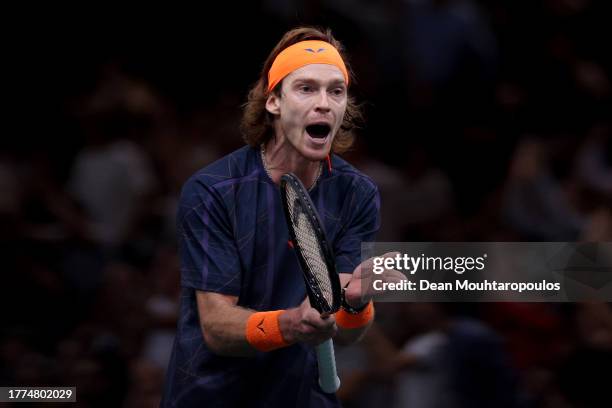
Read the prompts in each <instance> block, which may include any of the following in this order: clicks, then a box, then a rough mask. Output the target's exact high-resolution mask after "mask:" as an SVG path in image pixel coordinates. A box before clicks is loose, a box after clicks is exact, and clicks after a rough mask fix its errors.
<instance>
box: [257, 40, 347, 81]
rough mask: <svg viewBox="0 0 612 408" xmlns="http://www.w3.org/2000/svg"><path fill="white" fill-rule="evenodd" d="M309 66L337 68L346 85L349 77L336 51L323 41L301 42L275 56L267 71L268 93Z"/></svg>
mask: <svg viewBox="0 0 612 408" xmlns="http://www.w3.org/2000/svg"><path fill="white" fill-rule="evenodd" d="M309 64H330V65H335V66H337V67H338V68H339V69H340V71H342V74H343V75H344V83H345V84H347V85H348V83H349V76H348V72H347V71H346V66H345V65H344V61H343V60H342V57H341V56H340V53H339V52H338V50H337V49H336V48H335V47H334V46H333V45H331V44H330V43H328V42H325V41H301V42H299V43H296V44H293V45H291V46H289V47H287V48H285V49H284V50H283V51H281V53H280V54H278V55H277V56H276V59H275V60H274V62H273V63H272V67H271V68H270V71H268V92H270V91H271V90H273V89H274V87H275V86H276V85H278V83H279V82H280V81H282V80H283V78H285V77H286V76H287V75H289V74H290V73H292V72H293V71H295V70H296V69H298V68H302V67H303V66H304V65H309Z"/></svg>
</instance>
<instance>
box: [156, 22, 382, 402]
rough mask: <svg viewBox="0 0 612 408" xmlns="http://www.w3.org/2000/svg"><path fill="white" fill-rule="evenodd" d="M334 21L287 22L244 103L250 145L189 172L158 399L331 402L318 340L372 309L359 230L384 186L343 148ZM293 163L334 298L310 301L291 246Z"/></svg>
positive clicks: (354, 328)
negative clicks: (172, 324) (336, 301)
mask: <svg viewBox="0 0 612 408" xmlns="http://www.w3.org/2000/svg"><path fill="white" fill-rule="evenodd" d="M350 82H351V72H350V70H349V68H348V66H347V63H346V59H345V57H344V53H343V49H342V46H341V44H340V43H339V42H338V41H337V40H335V39H334V37H333V36H332V34H331V32H330V31H329V30H328V31H321V30H317V29H313V28H297V29H294V30H291V31H289V32H287V33H286V34H285V35H284V36H283V37H282V39H281V40H280V42H279V43H278V44H277V45H276V46H275V47H274V49H273V50H272V52H271V53H270V55H269V56H268V59H267V60H266V62H265V64H264V67H263V71H262V74H261V77H260V78H259V80H258V81H257V83H256V84H255V85H254V87H253V88H252V89H251V91H250V93H249V96H248V102H247V103H246V105H245V110H244V116H243V121H242V129H243V133H244V137H245V140H246V142H247V144H248V145H247V146H245V147H243V148H241V149H239V150H237V151H235V152H233V153H231V154H229V155H228V156H225V157H223V158H222V159H220V160H219V161H217V162H215V163H213V164H211V165H209V166H208V167H206V168H204V169H202V170H201V171H199V172H197V173H196V174H195V175H194V176H192V177H191V178H190V179H189V180H188V181H187V183H186V184H185V186H184V188H183V191H182V194H181V198H180V206H179V210H178V219H177V223H178V234H179V243H180V258H181V286H182V296H181V310H180V318H179V322H178V332H177V335H176V340H175V343H174V349H173V353H172V358H171V361H170V364H169V368H168V374H167V380H166V386H165V391H164V396H163V401H162V404H161V405H162V406H163V407H283V408H286V407H317V408H320V407H337V406H339V403H338V401H337V399H336V396H335V395H334V394H326V393H324V392H323V391H322V390H321V389H320V388H319V385H318V379H317V376H318V374H317V366H316V364H317V363H316V356H315V351H314V347H313V346H314V345H317V344H320V343H322V342H323V341H325V340H327V339H329V338H332V337H334V336H335V340H337V341H342V340H344V341H353V340H356V339H357V338H359V337H360V336H361V335H362V334H363V333H364V332H365V330H367V328H368V326H369V325H370V323H371V321H372V318H373V315H374V309H373V305H372V302H371V300H370V298H369V297H368V295H367V294H366V295H365V296H362V293H361V292H362V290H361V284H362V280H363V278H364V277H366V275H367V273H366V272H365V271H364V270H362V269H365V268H360V267H359V262H360V255H361V254H360V253H361V243H362V242H363V241H372V240H373V239H374V235H375V233H376V231H377V230H378V228H379V224H380V217H379V193H378V190H377V187H376V185H375V184H374V183H373V182H372V180H371V179H369V178H368V177H366V176H365V175H363V174H361V173H360V172H359V171H357V170H356V169H355V168H353V167H352V166H351V165H349V164H348V163H347V162H345V161H344V160H342V159H341V158H340V157H338V156H337V155H336V154H337V153H342V152H344V151H346V150H347V149H348V148H349V147H350V146H351V143H352V141H353V134H352V133H351V130H352V129H353V127H354V122H353V121H354V119H355V118H357V117H359V115H360V113H359V111H358V109H357V107H356V106H355V104H354V103H353V101H352V99H351V98H350V97H349V93H348V89H349V85H350ZM287 172H292V173H294V174H295V175H297V176H298V177H299V178H300V180H301V181H302V183H303V184H304V186H306V187H307V188H308V189H309V193H310V196H311V198H312V200H313V202H314V203H315V205H316V207H317V211H318V212H319V214H320V216H321V222H322V223H323V225H324V228H325V230H326V234H327V237H328V239H329V241H330V242H331V243H332V247H333V251H334V255H335V257H336V266H337V270H338V272H341V275H340V278H341V284H342V286H343V287H345V288H346V291H345V294H346V296H344V298H343V304H342V308H341V310H340V311H339V312H338V313H336V314H335V315H331V316H323V317H322V316H321V315H320V314H319V313H318V312H317V311H316V310H315V309H313V308H312V307H311V306H310V304H309V302H308V301H307V300H306V289H305V286H304V281H303V278H302V275H301V274H302V272H301V269H300V266H299V263H298V260H297V258H296V256H295V254H294V253H292V249H291V248H290V247H289V245H288V232H287V225H286V222H285V219H284V216H283V212H282V207H281V201H280V194H279V187H278V185H279V181H280V178H281V176H282V175H283V174H284V173H287Z"/></svg>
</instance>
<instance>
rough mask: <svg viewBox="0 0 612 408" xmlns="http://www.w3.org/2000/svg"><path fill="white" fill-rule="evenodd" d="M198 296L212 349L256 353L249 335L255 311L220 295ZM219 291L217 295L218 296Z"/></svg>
mask: <svg viewBox="0 0 612 408" xmlns="http://www.w3.org/2000/svg"><path fill="white" fill-rule="evenodd" d="M209 295H212V296H198V309H199V310H200V314H201V316H202V315H203V314H204V315H205V317H204V318H202V317H201V318H200V324H201V326H202V333H203V335H204V341H205V342H206V345H207V346H208V347H209V348H210V349H211V351H212V352H214V353H216V354H220V355H225V356H236V357H241V356H252V355H254V354H255V352H256V350H255V349H254V348H253V347H252V346H251V345H250V344H249V343H248V341H247V339H246V324H247V320H248V319H249V317H250V316H251V315H252V314H253V313H254V312H253V311H252V310H249V309H245V308H243V307H240V306H236V305H235V304H231V303H230V302H228V301H225V299H223V298H220V297H219V295H216V294H209ZM215 295H216V296H215Z"/></svg>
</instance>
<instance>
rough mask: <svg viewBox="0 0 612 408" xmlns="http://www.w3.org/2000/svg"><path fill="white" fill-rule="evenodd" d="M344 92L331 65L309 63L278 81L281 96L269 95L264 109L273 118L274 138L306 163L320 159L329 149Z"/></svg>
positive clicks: (338, 73) (339, 121) (343, 103)
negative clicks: (287, 145) (285, 143)
mask: <svg viewBox="0 0 612 408" xmlns="http://www.w3.org/2000/svg"><path fill="white" fill-rule="evenodd" d="M346 103H347V89H346V84H345V83H344V76H343V75H342V72H341V71H340V69H338V68H337V67H336V66H334V65H328V64H311V65H306V66H304V67H302V68H299V69H296V70H295V71H293V72H292V73H291V74H289V75H287V76H286V77H285V78H284V79H283V82H282V87H281V96H280V97H278V96H277V95H275V94H274V93H272V94H270V96H269V97H268V100H267V102H266V109H267V110H268V111H269V112H270V113H272V114H273V115H275V117H276V124H275V129H276V136H277V138H279V139H280V140H286V142H287V143H288V144H290V145H291V147H292V148H293V149H295V151H297V152H298V153H299V154H300V155H301V156H303V157H305V158H306V159H308V160H312V161H315V160H323V159H324V158H325V157H326V156H327V154H329V151H330V149H331V145H332V141H333V139H334V136H335V135H336V133H337V131H338V129H339V128H340V125H341V124H342V119H343V118H344V112H345V111H346Z"/></svg>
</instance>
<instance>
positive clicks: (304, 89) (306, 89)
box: [298, 85, 313, 93]
mask: <svg viewBox="0 0 612 408" xmlns="http://www.w3.org/2000/svg"><path fill="white" fill-rule="evenodd" d="M298 89H299V90H300V92H304V93H310V92H312V91H313V88H312V86H310V85H300V86H299V88H298Z"/></svg>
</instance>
